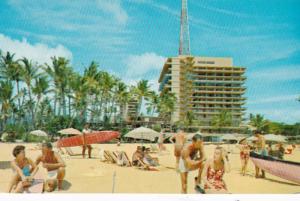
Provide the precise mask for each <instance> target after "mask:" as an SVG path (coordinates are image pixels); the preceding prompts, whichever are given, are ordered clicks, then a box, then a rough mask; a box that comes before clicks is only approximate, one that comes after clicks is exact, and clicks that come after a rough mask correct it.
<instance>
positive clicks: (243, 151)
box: [238, 138, 250, 176]
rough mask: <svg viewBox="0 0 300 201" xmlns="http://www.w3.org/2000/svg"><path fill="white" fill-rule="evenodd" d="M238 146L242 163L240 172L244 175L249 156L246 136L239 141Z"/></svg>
mask: <svg viewBox="0 0 300 201" xmlns="http://www.w3.org/2000/svg"><path fill="white" fill-rule="evenodd" d="M238 148H239V149H240V159H241V164H242V169H241V174H242V175H243V176H245V174H246V171H247V165H248V161H249V158H250V146H249V145H248V143H247V140H246V138H245V139H242V140H241V141H240V143H239V145H238Z"/></svg>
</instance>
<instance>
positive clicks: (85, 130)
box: [82, 124, 92, 158]
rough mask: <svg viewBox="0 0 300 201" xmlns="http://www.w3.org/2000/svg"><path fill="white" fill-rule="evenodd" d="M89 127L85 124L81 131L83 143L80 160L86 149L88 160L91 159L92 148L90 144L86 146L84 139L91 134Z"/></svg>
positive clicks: (83, 156)
mask: <svg viewBox="0 0 300 201" xmlns="http://www.w3.org/2000/svg"><path fill="white" fill-rule="evenodd" d="M89 127H90V126H89V124H85V125H84V129H83V130H82V141H83V146H82V158H85V150H86V149H88V155H89V158H91V157H92V146H91V145H90V144H86V139H85V136H86V134H87V133H90V132H91V130H90V129H89Z"/></svg>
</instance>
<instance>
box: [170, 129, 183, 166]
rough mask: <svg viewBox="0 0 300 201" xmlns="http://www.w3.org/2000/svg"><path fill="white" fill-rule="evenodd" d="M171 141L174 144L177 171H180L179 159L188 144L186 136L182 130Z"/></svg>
mask: <svg viewBox="0 0 300 201" xmlns="http://www.w3.org/2000/svg"><path fill="white" fill-rule="evenodd" d="M170 141H171V142H172V143H173V144H174V155H175V157H176V166H175V168H176V170H177V171H178V165H179V159H180V156H181V151H182V148H183V147H184V145H185V143H186V136H185V134H184V131H183V130H182V129H180V130H179V132H178V133H176V134H175V135H174V136H172V137H171V138H170Z"/></svg>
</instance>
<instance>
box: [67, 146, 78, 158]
mask: <svg viewBox="0 0 300 201" xmlns="http://www.w3.org/2000/svg"><path fill="white" fill-rule="evenodd" d="M65 150H66V153H67V154H68V155H69V156H81V155H82V154H81V153H80V154H78V153H74V152H73V150H72V149H71V147H65Z"/></svg>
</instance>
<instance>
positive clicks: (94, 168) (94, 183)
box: [0, 143, 300, 194]
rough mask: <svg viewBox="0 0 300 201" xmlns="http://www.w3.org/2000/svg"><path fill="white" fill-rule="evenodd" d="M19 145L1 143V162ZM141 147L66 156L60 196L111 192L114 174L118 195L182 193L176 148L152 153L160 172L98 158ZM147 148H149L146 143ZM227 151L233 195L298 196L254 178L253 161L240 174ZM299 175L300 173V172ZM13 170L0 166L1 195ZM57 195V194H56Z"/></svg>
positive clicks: (33, 153)
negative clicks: (156, 158) (165, 151)
mask: <svg viewBox="0 0 300 201" xmlns="http://www.w3.org/2000/svg"><path fill="white" fill-rule="evenodd" d="M16 145H17V144H16V143H14V144H4V143H0V150H1V152H0V161H2V164H3V161H11V160H12V159H13V156H12V154H11V152H12V149H13V147H14V146H16ZM137 145H140V144H122V145H121V146H119V147H118V146H116V145H115V144H99V145H93V148H94V149H93V157H94V158H92V159H82V157H81V156H72V157H67V156H64V155H63V158H64V160H65V161H66V164H67V167H66V173H67V174H66V178H65V181H64V184H63V185H64V190H63V191H61V193H112V190H113V177H114V174H115V185H114V186H115V187H114V192H115V193H180V191H181V183H180V175H179V174H178V173H177V172H176V171H175V170H174V169H173V168H174V166H175V157H174V155H173V145H171V144H167V145H166V147H167V149H168V151H169V153H163V154H162V155H159V154H153V156H157V157H159V160H160V164H161V167H159V171H145V170H140V169H137V168H134V167H119V166H117V165H115V164H108V163H104V162H100V160H99V157H98V152H99V148H102V149H106V150H111V151H115V150H122V151H126V152H127V154H128V156H129V157H130V158H131V156H132V153H133V152H134V150H135V149H136V146H137ZM144 145H145V146H149V145H147V144H144ZM25 146H26V155H27V157H30V158H32V159H33V160H35V159H36V157H37V156H38V155H39V154H40V153H41V151H40V150H30V149H32V148H33V147H35V144H25ZM223 147H224V148H226V149H229V150H231V154H230V155H229V158H230V164H231V172H230V173H227V174H225V176H224V180H225V182H226V184H227V188H228V190H229V192H231V193H238V194H245V193H249V194H251V193H257V194H261V193H263V194H274V193H283V194H291V193H299V192H300V185H297V184H295V183H293V182H290V181H286V180H283V179H280V178H278V177H275V176H272V175H270V174H266V177H267V178H266V179H255V177H254V166H253V164H252V162H251V161H249V165H248V173H247V175H246V176H242V175H240V158H239V151H238V149H237V148H236V147H235V146H234V145H223ZM214 148H215V145H205V152H206V156H207V158H209V157H211V156H212V153H213V150H214ZM72 150H73V151H74V152H75V153H81V148H80V147H75V148H72ZM285 159H286V160H291V161H298V162H300V149H299V148H297V149H296V150H295V151H294V152H293V154H292V155H286V156H285ZM196 174H197V172H196V171H194V172H191V173H190V174H189V178H188V193H194V189H193V187H194V179H193V178H194V177H195V176H196ZM299 174H300V173H299ZM11 175H12V170H11V169H10V168H9V167H5V165H2V166H1V164H0V192H5V191H6V190H7V186H8V183H9V180H10V178H11ZM55 193H58V191H55Z"/></svg>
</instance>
